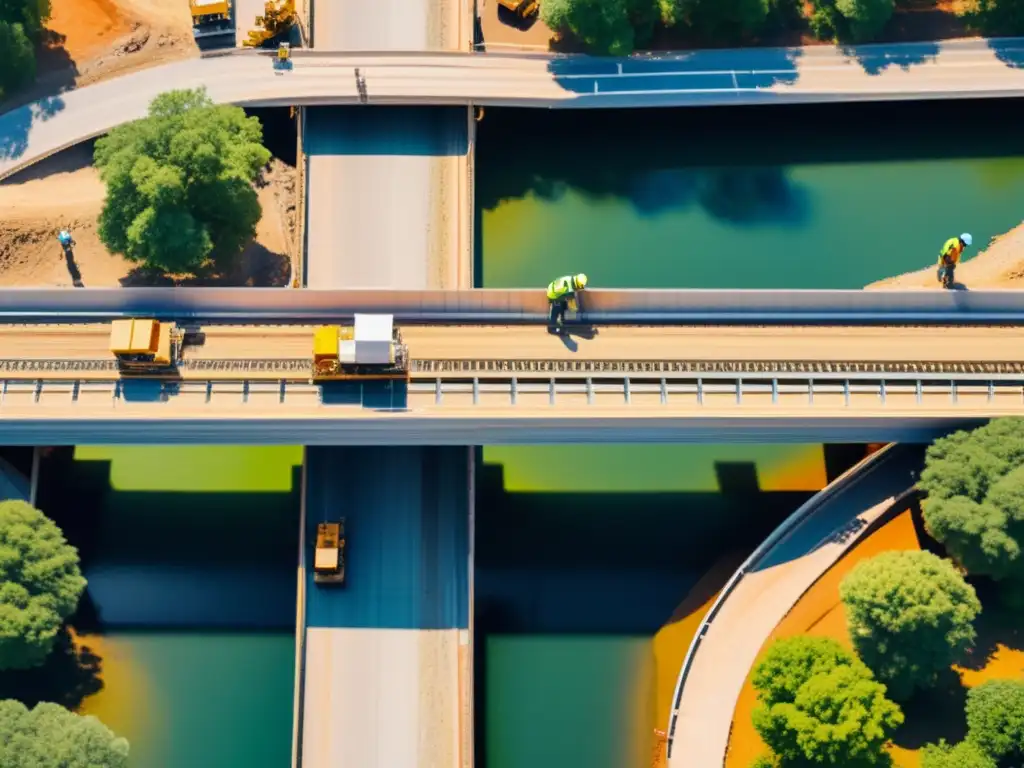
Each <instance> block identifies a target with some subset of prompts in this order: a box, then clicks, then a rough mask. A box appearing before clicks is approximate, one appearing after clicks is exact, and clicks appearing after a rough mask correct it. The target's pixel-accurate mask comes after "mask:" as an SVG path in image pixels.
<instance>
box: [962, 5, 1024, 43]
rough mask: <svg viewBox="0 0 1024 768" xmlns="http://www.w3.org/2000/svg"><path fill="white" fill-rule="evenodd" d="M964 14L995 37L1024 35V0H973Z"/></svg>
mask: <svg viewBox="0 0 1024 768" xmlns="http://www.w3.org/2000/svg"><path fill="white" fill-rule="evenodd" d="M964 16H966V17H967V19H968V21H969V22H971V23H972V24H974V25H975V26H977V27H979V28H980V29H981V30H982V31H983V32H985V33H986V34H989V35H992V36H994V37H998V36H1001V35H1024V0H971V2H968V3H967V7H966V8H965V9H964Z"/></svg>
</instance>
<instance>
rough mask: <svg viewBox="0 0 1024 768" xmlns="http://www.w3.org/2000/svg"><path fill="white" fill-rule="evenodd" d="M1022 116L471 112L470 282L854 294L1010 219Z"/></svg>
mask: <svg viewBox="0 0 1024 768" xmlns="http://www.w3.org/2000/svg"><path fill="white" fill-rule="evenodd" d="M1022 118H1024V102H1022V101H1010V100H1000V101H998V102H986V101H978V102H971V103H970V104H967V103H966V102H962V103H960V104H956V105H950V104H945V103H925V102H921V103H916V104H915V103H894V104H875V105H849V104H844V105H827V106H801V107H782V106H776V107H749V108H732V109H725V108H702V109H688V110H660V109H649V110H633V111H631V112H606V111H601V112H592V111H573V110H562V111H559V110H549V111H543V110H511V109H510V110H499V109H488V110H487V112H486V114H485V117H484V119H483V120H482V121H481V123H480V124H479V132H478V137H477V143H478V153H477V161H476V162H477V180H476V185H477V187H476V189H477V203H478V206H479V211H478V222H477V223H478V226H477V246H478V258H477V280H478V282H479V283H480V284H482V285H484V286H486V287H495V288H501V287H530V286H537V287H541V286H543V285H546V284H547V283H548V281H550V280H551V279H552V278H554V277H557V276H558V275H561V274H566V273H570V272H577V271H585V272H586V273H587V274H588V276H589V277H590V279H591V284H592V285H595V286H607V287H613V288H640V287H644V288H649V287H664V288H684V287H695V288H860V287H862V286H864V285H865V284H867V283H869V282H872V281H874V280H878V279H880V278H884V277H888V276H890V275H894V274H898V273H901V272H907V271H910V270H914V269H920V268H921V267H925V266H929V265H930V264H932V263H934V261H935V257H936V254H937V253H938V249H939V247H940V245H941V244H942V242H943V241H944V240H945V239H946V238H947V237H950V236H952V235H955V234H959V233H960V232H963V231H968V232H971V233H972V234H973V235H974V241H975V244H976V245H978V246H984V245H985V244H986V243H987V242H988V240H989V238H991V237H992V236H993V235H998V234H1001V233H1003V232H1006V231H1007V230H1009V229H1010V228H1012V227H1014V226H1016V225H1017V224H1019V223H1020V222H1021V220H1022V219H1024V205H1022V203H1021V201H1022V200H1024V132H1022V131H1020V130H1019V126H1020V125H1021V122H1022Z"/></svg>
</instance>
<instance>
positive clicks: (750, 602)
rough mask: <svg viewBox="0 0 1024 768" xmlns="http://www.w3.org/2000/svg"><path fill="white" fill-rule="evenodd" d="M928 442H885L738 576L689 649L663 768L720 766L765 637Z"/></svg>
mask: <svg viewBox="0 0 1024 768" xmlns="http://www.w3.org/2000/svg"><path fill="white" fill-rule="evenodd" d="M924 451H925V446H923V445H890V446H887V447H886V448H885V449H883V450H882V451H880V452H878V453H876V454H874V455H872V456H870V457H868V458H867V459H865V460H864V461H862V462H861V463H860V464H858V465H857V466H855V467H853V468H852V469H850V470H849V471H848V472H846V473H845V474H843V475H842V476H841V477H839V478H838V479H837V480H835V482H833V483H832V484H831V485H829V486H828V487H827V488H825V489H824V490H823V491H822V492H821V493H819V494H817V495H816V496H814V498H812V499H811V500H810V501H808V502H807V504H805V505H804V506H803V507H801V508H800V509H798V510H797V511H796V512H794V513H793V515H792V516H791V517H790V518H789V519H787V520H786V521H785V522H784V523H783V524H782V525H781V526H780V527H779V528H778V529H776V531H775V533H773V534H772V536H771V537H769V538H768V539H767V540H766V541H765V543H764V544H762V546H761V547H759V548H758V550H757V551H756V552H754V554H753V555H751V557H750V558H749V559H748V560H747V562H746V563H744V565H743V566H741V567H740V569H739V570H738V571H737V572H736V574H735V575H734V576H733V579H732V580H730V582H729V584H728V585H726V587H725V589H724V590H723V592H722V595H721V597H719V599H718V601H717V602H716V603H715V605H714V606H712V608H711V610H710V611H709V612H708V616H707V617H706V618H705V620H704V623H703V624H702V625H701V627H700V629H698V631H697V636H696V637H695V638H694V642H693V644H692V645H691V647H690V651H689V653H688V654H687V657H686V660H685V661H684V662H683V669H682V671H681V673H680V679H679V683H678V684H677V688H676V701H675V706H674V708H673V713H672V719H671V722H670V724H669V731H668V744H667V748H668V765H669V768H720V766H721V765H722V764H723V762H724V760H725V755H726V750H727V748H728V745H729V732H730V729H731V726H732V718H733V712H734V711H735V709H736V702H737V700H738V698H739V695H740V691H741V690H742V688H743V683H744V681H745V680H746V678H747V674H748V673H749V671H750V668H751V666H752V665H753V664H754V662H755V660H756V659H757V655H758V652H759V651H760V650H761V646H762V645H763V643H764V641H765V639H766V638H767V637H768V635H769V634H771V632H772V630H774V629H775V627H776V625H777V624H778V623H779V622H780V621H781V620H782V619H783V618H784V617H785V615H786V614H787V613H788V612H789V611H790V609H791V608H792V607H793V605H794V604H795V603H796V601H797V600H798V599H799V598H800V596H801V595H803V594H804V592H806V591H807V589H809V588H810V587H811V585H813V584H814V582H815V581H817V579H818V578H819V577H820V576H821V575H822V574H823V573H824V572H825V571H827V570H828V569H829V568H830V567H831V566H832V564H833V563H835V562H836V561H837V560H839V559H840V558H841V557H842V556H843V554H845V553H846V552H847V551H848V550H849V549H850V548H851V547H852V546H853V545H854V544H856V542H857V541H859V540H860V538H861V537H862V536H863V535H864V534H865V533H866V532H867V531H869V530H870V527H871V525H872V524H873V523H874V522H875V521H877V520H878V519H879V518H880V517H882V516H883V515H885V514H886V513H887V512H888V511H889V510H890V509H891V508H892V506H893V504H894V503H895V501H896V499H897V498H898V497H900V496H901V495H903V494H904V493H905V492H906V491H907V490H908V489H910V488H912V487H913V485H914V483H916V481H917V476H918V473H919V472H920V470H921V468H922V467H923V462H924Z"/></svg>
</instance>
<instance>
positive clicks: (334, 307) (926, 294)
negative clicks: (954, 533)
mask: <svg viewBox="0 0 1024 768" xmlns="http://www.w3.org/2000/svg"><path fill="white" fill-rule="evenodd" d="M584 302H585V306H584V308H585V310H586V311H585V313H584V315H583V318H582V319H583V320H584V321H586V322H591V323H596V324H616V323H618V324H637V323H757V324H792V323H809V324H814V323H817V324H821V323H851V324H852V323H862V324H900V323H904V324H906V323H989V324H991V323H1006V324H1017V323H1024V291H969V292H968V291H938V290H936V291H926V290H918V291H751V290H745V291H724V290H663V291H655V290H594V291H588V292H587V294H586V296H585V299H584ZM355 312H370V313H373V312H383V313H391V314H394V315H395V316H396V319H397V320H398V321H399V322H404V323H416V322H448V323H464V322H479V323H517V322H526V323H536V322H543V321H544V320H545V319H546V317H547V301H546V299H545V297H544V293H543V291H541V290H536V289H529V290H527V289H516V290H496V289H478V290H470V291H401V290H347V291H333V290H309V289H306V290H301V291H282V290H280V289H278V288H128V289H125V288H121V289H118V288H111V289H106V288H95V289H81V290H72V289H35V288H22V289H18V288H12V289H8V290H5V291H3V292H2V293H0V319H3V320H6V321H8V322H16V321H29V320H36V321H38V320H49V321H60V320H66V321H74V320H86V319H103V318H111V317H119V316H140V315H141V316H147V315H152V316H156V317H161V318H180V319H188V318H202V319H205V320H209V321H235V322H255V321H262V322H268V321H305V322H316V321H335V320H338V319H340V318H345V317H350V316H351V315H352V314H353V313H355Z"/></svg>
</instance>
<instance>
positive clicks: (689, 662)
mask: <svg viewBox="0 0 1024 768" xmlns="http://www.w3.org/2000/svg"><path fill="white" fill-rule="evenodd" d="M897 448H898V446H897V445H896V444H889V445H887V446H885V447H884V448H882V450H880V451H878V452H876V453H874V454H872V455H871V456H868V457H867V458H865V459H863V460H862V461H860V462H859V463H857V464H856V465H854V466H853V467H851V468H850V469H848V470H847V471H846V472H844V473H843V474H842V475H840V476H839V477H837V478H836V479H835V480H834V481H832V482H831V483H830V484H829V485H828V486H827V487H825V488H824V489H822V490H821V491H820V492H819V493H817V494H815V495H814V496H813V497H812V498H810V499H809V500H808V501H807V502H806V503H804V504H803V505H801V506H800V507H799V508H798V509H797V510H796V511H795V512H793V514H791V515H790V516H789V517H788V518H786V519H785V520H784V521H783V522H782V524H781V525H779V526H778V527H777V528H776V529H775V530H774V531H772V532H771V534H770V535H769V536H768V537H767V538H766V539H765V540H764V541H763V542H761V544H760V546H758V547H757V549H755V550H754V551H753V552H752V553H751V554H750V556H749V557H748V558H747V559H746V560H744V561H743V563H742V565H740V567H739V568H737V569H736V572H735V573H733V575H732V576H731V577H730V579H729V581H728V582H727V583H726V585H725V586H724V587H723V588H722V591H721V592H719V594H718V597H717V599H716V600H715V602H714V603H713V604H712V606H711V608H710V609H709V610H708V612H707V614H706V615H705V616H704V620H703V621H701V623H700V626H699V627H698V628H697V632H696V634H694V636H693V640H692V641H691V642H690V647H689V649H688V650H687V652H686V656H685V658H684V659H683V665H682V668H681V669H680V671H679V678H678V679H677V681H676V689H675V695H674V697H673V700H672V713H671V715H670V718H669V724H668V732H667V733H668V738H667V742H666V757H667V758H669V759H671V757H672V746H673V742H674V739H675V730H676V723H677V721H678V717H679V704H680V702H681V701H682V697H683V687H684V686H685V685H686V678H687V676H688V675H689V672H690V669H691V667H692V666H693V660H694V657H695V656H696V654H697V651H698V650H699V649H700V645H701V643H702V642H703V640H704V636H705V635H706V634H707V632H708V629H710V627H711V623H712V622H713V621H714V620H715V617H716V616H717V615H718V613H719V612H720V611H721V609H722V606H723V605H724V604H725V601H726V600H727V599H728V598H729V596H730V595H731V594H732V592H733V591H734V590H735V589H736V587H737V586H738V585H739V583H740V582H741V581H742V580H743V578H744V576H746V575H747V573H749V572H750V571H752V570H754V569H755V568H756V567H757V566H758V565H759V564H760V562H761V561H762V560H764V559H765V558H766V557H767V556H768V555H769V554H770V553H771V552H772V550H773V549H774V548H775V546H776V545H777V544H779V542H781V541H782V540H783V539H785V538H786V537H787V536H789V535H790V534H791V533H793V532H794V531H795V530H796V529H797V528H799V527H800V525H802V524H803V523H804V522H805V521H806V520H807V519H808V518H809V517H810V516H811V515H813V514H814V513H815V512H817V511H818V510H819V509H821V507H822V506H823V505H825V504H827V503H828V502H829V501H831V500H832V499H834V498H835V497H836V496H837V495H838V494H839V493H842V492H843V491H845V490H846V489H847V487H848V486H849V485H850V484H851V483H853V482H855V481H857V480H859V479H861V477H862V473H865V472H869V471H873V470H874V469H877V468H878V467H879V466H881V465H882V463H883V462H884V461H886V460H887V459H889V458H891V457H892V456H893V452H894V451H895V450H896V449H897Z"/></svg>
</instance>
